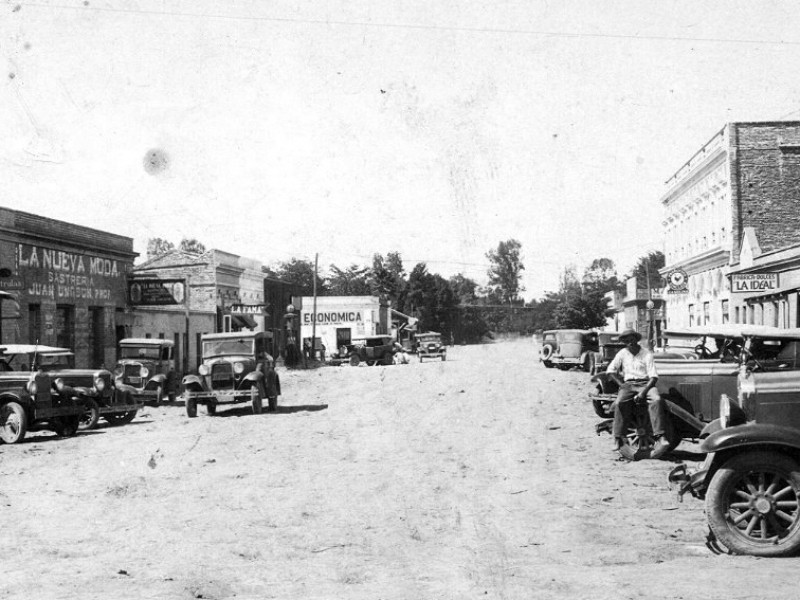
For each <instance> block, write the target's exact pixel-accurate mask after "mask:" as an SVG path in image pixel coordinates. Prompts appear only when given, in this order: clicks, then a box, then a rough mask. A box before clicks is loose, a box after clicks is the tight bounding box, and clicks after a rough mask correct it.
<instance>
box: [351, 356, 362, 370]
mask: <svg viewBox="0 0 800 600" xmlns="http://www.w3.org/2000/svg"><path fill="white" fill-rule="evenodd" d="M360 362H361V359H360V358H359V357H358V354H353V355H352V356H351V357H350V366H351V367H357V366H358V363H360Z"/></svg>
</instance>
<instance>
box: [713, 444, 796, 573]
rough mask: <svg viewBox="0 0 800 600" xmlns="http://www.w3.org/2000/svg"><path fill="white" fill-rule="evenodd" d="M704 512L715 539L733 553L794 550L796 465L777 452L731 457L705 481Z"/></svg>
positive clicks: (776, 553) (767, 553)
mask: <svg viewBox="0 0 800 600" xmlns="http://www.w3.org/2000/svg"><path fill="white" fill-rule="evenodd" d="M748 514H749V518H748V516H747V515H748ZM706 515H707V516H708V525H709V527H710V528H711V531H712V532H713V533H714V535H715V536H716V538H717V540H718V541H719V542H720V543H722V544H723V545H724V546H725V547H726V548H728V550H730V551H731V552H732V553H734V554H749V555H752V556H764V557H774V556H787V555H794V554H797V552H798V551H799V550H800V465H798V463H797V462H796V461H795V460H793V459H791V458H789V457H788V456H786V455H784V454H780V453H778V452H768V451H755V452H747V453H742V454H738V455H736V456H734V457H733V458H731V459H730V460H728V461H727V462H725V463H724V464H723V465H722V466H721V467H720V469H719V470H718V471H717V472H716V473H715V474H714V477H713V478H712V479H711V483H710V485H709V486H708V491H707V492H706Z"/></svg>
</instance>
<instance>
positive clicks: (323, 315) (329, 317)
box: [303, 310, 363, 326]
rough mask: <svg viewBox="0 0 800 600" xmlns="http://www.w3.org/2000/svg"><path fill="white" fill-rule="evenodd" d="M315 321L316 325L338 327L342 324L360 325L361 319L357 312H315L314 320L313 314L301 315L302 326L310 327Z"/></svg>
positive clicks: (359, 313) (359, 312) (305, 313)
mask: <svg viewBox="0 0 800 600" xmlns="http://www.w3.org/2000/svg"><path fill="white" fill-rule="evenodd" d="M315 320H316V323H317V325H338V324H343V323H356V324H358V323H362V326H363V318H362V316H361V311H359V310H341V311H328V312H317V314H316V319H314V315H313V313H310V312H304V313H303V325H311V324H312V323H314V321H315Z"/></svg>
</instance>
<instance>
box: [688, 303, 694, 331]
mask: <svg viewBox="0 0 800 600" xmlns="http://www.w3.org/2000/svg"><path fill="white" fill-rule="evenodd" d="M693 326H694V304H690V305H689V327H693Z"/></svg>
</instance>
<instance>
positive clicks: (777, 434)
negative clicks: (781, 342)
mask: <svg viewBox="0 0 800 600" xmlns="http://www.w3.org/2000/svg"><path fill="white" fill-rule="evenodd" d="M718 414H719V418H718V419H716V420H715V421H713V422H711V423H710V424H708V425H707V427H706V428H705V430H704V431H703V433H702V436H701V437H703V438H704V439H703V441H702V443H701V445H700V450H701V451H702V452H705V453H706V458H705V462H704V463H703V465H702V466H701V467H700V469H699V470H697V471H696V472H694V473H691V472H688V471H687V469H686V466H685V465H679V466H677V467H675V468H674V469H672V471H671V472H670V474H669V477H668V479H669V482H670V485H671V486H673V487H674V486H677V487H678V493H679V495H680V496H683V495H684V494H686V493H690V494H691V495H693V496H694V497H696V498H700V499H702V500H705V513H706V518H707V520H708V525H709V527H710V529H711V533H712V535H713V537H714V538H715V539H716V541H717V542H719V543H720V544H722V545H723V546H724V547H726V548H727V549H728V550H729V551H731V552H732V553H735V554H750V555H755V556H785V555H795V554H797V553H798V552H800V372H799V371H797V370H790V369H789V368H788V367H785V368H783V367H776V368H774V369H771V370H770V369H769V368H765V365H763V363H761V361H759V360H757V359H755V360H754V361H753V362H748V363H746V364H745V365H744V366H743V368H742V370H741V372H740V373H739V375H738V377H737V393H736V394H735V395H734V396H733V397H730V396H728V395H725V394H723V395H722V396H721V397H720V400H719V409H718Z"/></svg>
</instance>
